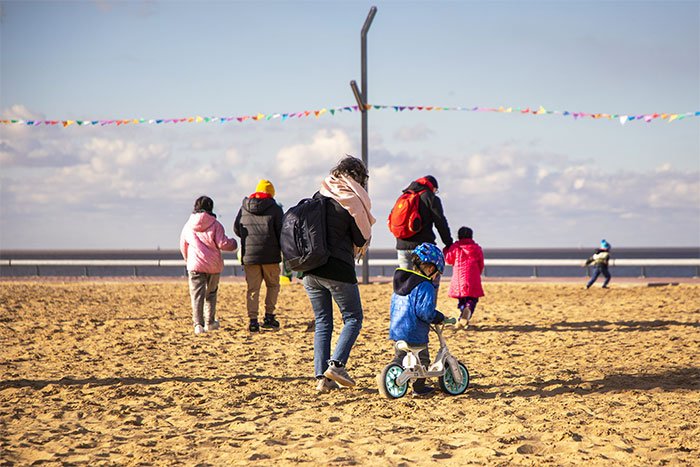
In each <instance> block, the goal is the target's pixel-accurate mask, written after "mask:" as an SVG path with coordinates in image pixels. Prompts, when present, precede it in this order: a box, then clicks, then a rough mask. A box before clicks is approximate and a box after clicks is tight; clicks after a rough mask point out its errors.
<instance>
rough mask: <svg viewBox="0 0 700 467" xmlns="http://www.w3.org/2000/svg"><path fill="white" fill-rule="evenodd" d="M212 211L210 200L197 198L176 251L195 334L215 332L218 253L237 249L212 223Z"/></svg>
mask: <svg viewBox="0 0 700 467" xmlns="http://www.w3.org/2000/svg"><path fill="white" fill-rule="evenodd" d="M213 211H214V201H213V200H212V199H211V198H210V197H208V196H200V197H199V198H197V200H196V201H195V202H194V211H193V212H192V214H191V215H190V218H189V220H188V221H187V223H186V224H185V226H184V227H183V228H182V233H181V234H180V252H181V253H182V257H183V258H184V259H185V261H186V262H187V276H188V281H189V287H190V298H191V300H192V322H193V324H194V333H195V335H201V334H204V333H205V332H208V331H214V330H216V329H219V322H218V321H217V320H216V294H217V292H218V290H219V277H220V276H221V272H222V271H223V270H224V260H223V258H222V257H221V250H224V251H235V250H236V248H238V244H237V243H236V240H235V239H233V238H228V237H227V236H226V233H225V231H224V226H223V225H221V222H219V221H218V220H216V214H214V212H213Z"/></svg>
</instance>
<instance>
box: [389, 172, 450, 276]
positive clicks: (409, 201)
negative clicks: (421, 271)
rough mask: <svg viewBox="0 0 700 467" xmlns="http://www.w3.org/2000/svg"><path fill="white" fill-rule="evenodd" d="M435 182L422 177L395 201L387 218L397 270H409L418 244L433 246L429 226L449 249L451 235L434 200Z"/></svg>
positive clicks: (433, 241)
mask: <svg viewBox="0 0 700 467" xmlns="http://www.w3.org/2000/svg"><path fill="white" fill-rule="evenodd" d="M437 192H438V182H437V180H436V179H435V177H433V176H432V175H426V176H425V177H421V178H419V179H418V180H415V181H413V182H411V184H410V185H408V187H406V188H405V189H404V190H403V192H402V195H401V196H400V197H399V199H398V200H397V201H396V204H395V205H394V208H393V209H392V210H391V213H390V214H389V220H388V224H389V230H390V231H391V233H392V234H393V235H394V237H396V250H397V256H398V260H399V267H400V268H404V269H411V253H412V252H413V250H414V249H415V248H416V247H417V246H418V245H420V244H421V243H426V242H427V243H435V233H434V232H433V226H435V227H436V228H437V231H438V233H439V234H440V239H441V240H442V242H443V243H444V244H445V246H446V247H447V246H450V245H452V243H453V241H452V234H451V233H450V226H449V225H448V224H447V219H446V218H445V214H444V212H443V211H442V202H441V201H440V198H438V197H437V196H436V194H437Z"/></svg>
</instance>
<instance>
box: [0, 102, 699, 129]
mask: <svg viewBox="0 0 700 467" xmlns="http://www.w3.org/2000/svg"><path fill="white" fill-rule="evenodd" d="M363 110H365V111H370V110H375V111H376V110H393V111H394V112H403V111H409V112H414V111H419V112H420V111H425V112H430V111H453V112H454V111H457V112H498V113H520V114H530V115H550V114H554V115H561V116H562V117H572V118H573V119H574V120H580V119H582V118H586V117H589V118H592V119H595V120H601V119H605V120H617V121H619V122H620V124H621V125H625V124H626V123H627V122H631V121H634V120H644V121H645V122H647V123H650V122H652V121H654V120H656V119H659V118H660V119H662V120H666V121H667V122H668V123H671V122H673V121H676V120H683V119H685V118H689V117H699V116H700V111H695V112H685V113H651V114H642V115H629V114H608V113H586V112H569V111H568V110H564V111H561V110H547V109H545V108H544V107H543V106H539V107H538V108H537V109H536V110H533V109H531V108H530V107H526V108H524V109H522V108H519V107H511V106H509V107H505V106H499V107H498V108H493V107H478V106H477V107H438V106H420V105H417V106H411V105H376V104H372V105H370V104H366V105H365V108H364V109H363ZM360 111H361V110H360V108H359V107H358V106H357V105H355V106H349V107H348V106H346V107H334V108H322V109H319V110H304V111H301V112H293V113H283V114H280V113H275V114H263V113H258V114H256V115H244V116H239V117H202V116H199V115H197V116H194V117H186V118H166V119H163V118H159V119H149V120H146V119H144V118H130V119H122V120H20V119H5V120H0V124H2V125H24V126H34V127H36V126H41V125H45V126H57V125H60V126H61V127H62V128H67V127H69V126H71V125H76V126H97V125H99V126H106V125H116V126H122V125H137V124H149V125H162V124H166V123H173V124H175V123H212V122H218V123H229V122H233V121H237V122H240V123H243V122H245V121H246V120H254V121H261V120H274V119H280V120H282V121H285V120H288V119H290V118H294V117H296V118H303V117H309V116H314V117H315V118H319V117H320V116H322V115H323V114H325V113H329V114H330V115H333V116H334V115H335V114H336V113H341V112H360Z"/></svg>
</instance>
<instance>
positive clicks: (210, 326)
mask: <svg viewBox="0 0 700 467" xmlns="http://www.w3.org/2000/svg"><path fill="white" fill-rule="evenodd" d="M220 327H221V326H220V325H219V322H218V321H216V320H214V321H212V322H211V323H208V324H205V325H204V330H205V331H206V332H209V331H216V330H217V329H219V328H220Z"/></svg>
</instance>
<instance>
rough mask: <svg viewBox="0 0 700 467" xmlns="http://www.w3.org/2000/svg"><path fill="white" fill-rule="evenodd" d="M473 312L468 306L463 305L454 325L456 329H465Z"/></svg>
mask: <svg viewBox="0 0 700 467" xmlns="http://www.w3.org/2000/svg"><path fill="white" fill-rule="evenodd" d="M473 313H474V312H473V311H472V310H470V309H469V307H464V309H463V310H462V314H461V315H460V317H459V319H458V320H457V324H456V326H455V327H456V328H457V329H467V328H468V327H469V321H470V320H471V319H472V314H473Z"/></svg>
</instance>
